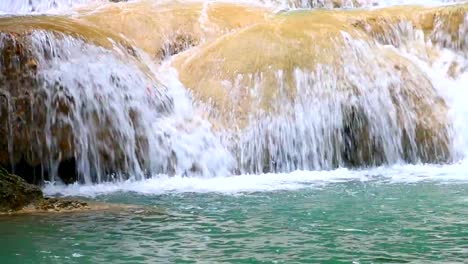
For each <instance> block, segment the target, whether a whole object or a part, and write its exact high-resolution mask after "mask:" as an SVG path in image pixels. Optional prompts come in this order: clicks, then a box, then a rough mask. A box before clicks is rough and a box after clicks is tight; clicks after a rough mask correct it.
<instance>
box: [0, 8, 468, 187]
mask: <svg viewBox="0 0 468 264" xmlns="http://www.w3.org/2000/svg"><path fill="white" fill-rule="evenodd" d="M78 2H79V1H78ZM78 2H76V3H78ZM83 2H84V1H82V2H80V3H83ZM137 2H138V1H137ZM332 2H333V1H332ZM364 2H365V1H342V3H341V2H340V3H341V4H339V5H338V4H337V3H336V1H335V2H333V3H332V5H331V6H329V5H328V4H326V3H328V2H327V1H316V2H310V1H309V2H307V3H306V2H304V3H302V2H301V4H299V5H296V4H292V5H290V7H302V8H304V7H306V8H309V7H343V8H352V7H360V6H375V5H377V6H378V5H390V4H391V3H389V2H388V1H367V2H366V3H364ZM437 2H438V3H439V4H440V3H442V2H445V1H437ZM74 3H75V2H74ZM330 3H331V2H330ZM392 3H396V4H400V2H392ZM405 3H408V2H405ZM131 4H133V3H129V5H131ZM2 5H3V6H2ZM334 5H335V6H334ZM71 6H72V5H71V2H69V1H68V2H67V1H55V2H53V1H37V2H31V3H28V4H24V5H20V4H17V5H15V4H13V3H10V4H6V3H2V4H0V7H2V8H0V10H1V11H3V12H8V13H16V14H18V13H31V12H45V11H47V10H50V9H57V8H61V7H63V8H70V7H71ZM109 6H110V5H109ZM156 6H157V5H156ZM212 6H215V4H214V2H210V4H207V2H205V4H202V5H200V7H197V8H200V10H199V11H196V12H198V14H199V17H198V19H197V20H195V21H193V23H199V24H200V28H201V31H204V32H205V33H206V32H211V33H213V35H216V34H218V33H217V32H216V30H219V29H218V28H221V27H218V26H217V23H219V21H218V20H219V17H222V16H219V17H218V18H217V19H218V20H214V19H213V20H210V19H212V18H211V17H210V16H213V12H214V11H212V10H211V9H210V8H212ZM8 8H9V9H8ZM119 8H124V6H123V7H122V6H120V7H119ZM103 10H104V9H103ZM267 10H269V9H267ZM101 11H102V10H101ZM101 11H100V12H101ZM103 12H104V11H103ZM167 12H168V11H167ZM265 12H269V11H265ZM301 12H302V11H300V12H296V13H295V12H290V13H288V14H286V15H285V16H284V17H282V18H279V19H278V21H282V22H278V24H277V25H278V26H276V28H278V27H280V26H283V25H284V24H286V23H287V22H283V20H284V21H290V20H291V21H293V22H291V23H294V20H292V19H294V17H300V16H301V15H304V16H307V15H310V14H307V13H304V14H303V13H301ZM317 12H320V11H317ZM340 12H347V11H340ZM461 12H465V11H461ZM319 14H321V13H319ZM327 14H328V13H327ZM343 14H344V13H343ZM328 15H329V14H328ZM75 16H76V14H75ZM264 16H265V17H266V18H265V19H266V21H267V22H265V23H266V24H267V26H269V25H268V23H277V22H271V21H269V20H268V19H270V18H269V16H274V14H269V15H264ZM288 16H289V17H292V18H288ZM330 16H332V15H330ZM343 16H345V15H343ZM77 17H78V19H80V18H79V16H77ZM337 17H339V16H337ZM466 17H467V16H466V15H465V16H464V17H463V19H462V20H461V22H463V23H465V24H467V23H466ZM8 19H14V18H8ZM44 19H45V18H44ZM281 19H283V20H281ZM288 19H289V20H288ZM353 19H354V20H353V21H354V22H349V24H350V25H352V27H353V28H351V31H352V32H351V31H350V32H347V30H348V31H349V30H350V28H349V27H348V26H349V25H346V26H347V28H339V29H338V30H337V32H339V34H337V35H336V36H334V37H333V38H330V39H329V40H328V41H329V42H331V44H334V42H336V43H335V44H336V47H335V46H333V45H332V48H330V47H328V48H327V49H322V50H321V47H320V46H315V47H312V48H311V49H315V50H317V51H319V52H317V54H319V53H320V52H322V53H326V52H327V51H328V52H330V51H332V50H333V51H336V52H335V53H330V56H319V55H317V56H316V57H314V58H313V59H310V61H314V62H313V66H314V67H309V64H307V63H308V62H305V63H306V64H305V65H306V66H301V65H299V64H298V65H293V66H292V67H289V65H291V62H287V63H284V64H282V65H283V66H284V65H286V66H287V68H284V69H283V68H281V67H280V68H278V69H276V68H272V66H271V65H269V66H268V63H269V62H268V61H267V62H266V63H265V64H266V65H267V66H265V67H264V68H262V69H263V70H261V71H260V70H258V71H257V70H256V69H255V70H254V71H252V72H248V71H246V72H245V73H242V74H241V73H236V72H234V73H233V74H234V76H235V79H234V80H226V79H222V80H221V81H220V85H218V84H217V83H216V82H217V81H218V79H216V78H218V77H219V76H221V77H222V73H221V72H216V71H215V70H212V69H210V68H209V67H210V66H209V64H208V63H204V62H203V60H200V61H197V60H196V59H197V58H202V59H203V58H204V57H203V56H204V55H203V54H204V53H203V52H206V54H210V53H209V52H211V51H212V50H214V49H215V48H216V47H217V46H216V45H220V46H221V47H223V46H222V45H223V41H226V42H229V41H231V42H232V41H236V37H239V36H240V37H242V36H244V35H248V34H249V32H250V31H252V32H255V30H256V27H255V26H252V27H248V26H244V28H242V29H231V30H230V31H222V30H219V31H220V32H222V34H225V35H222V36H221V37H219V38H217V39H216V43H215V44H211V43H210V41H212V39H210V38H209V37H205V36H200V37H199V40H197V41H199V42H200V43H197V42H196V41H194V43H192V44H193V45H186V43H185V42H184V43H182V44H183V45H180V49H179V48H177V52H166V53H165V56H163V57H164V58H163V59H166V61H165V62H163V64H162V65H155V64H153V63H154V62H152V60H153V57H154V54H146V53H145V52H144V51H142V50H140V49H139V45H138V41H137V40H134V39H132V38H130V37H129V38H128V39H126V38H125V37H126V36H122V39H119V40H118V41H116V37H115V36H108V37H103V38H102V39H104V40H97V41H96V40H92V38H87V37H86V36H85V37H81V36H80V34H76V33H73V32H72V34H70V31H67V30H62V31H63V32H61V30H60V29H59V30H57V29H55V28H53V27H49V26H43V25H42V26H41V27H39V28H38V29H37V30H32V31H30V32H26V33H24V32H20V33H17V32H8V31H7V32H4V33H2V35H1V36H2V39H1V43H2V46H1V47H0V50H1V52H2V56H3V62H4V64H3V66H2V75H1V76H0V77H1V78H2V79H1V81H0V82H1V85H2V88H0V100H1V103H2V105H1V108H0V110H1V112H0V120H2V122H3V121H4V122H3V124H4V125H2V127H1V128H0V134H1V135H2V136H5V137H4V139H3V141H0V146H1V147H2V148H5V149H6V150H7V151H6V152H7V155H3V156H2V153H0V163H2V164H7V166H8V165H10V166H11V169H12V170H13V171H15V170H16V171H18V170H19V171H21V169H22V167H24V166H25V164H26V165H27V166H29V167H32V168H33V171H35V173H36V176H35V177H36V180H35V181H43V180H52V181H54V180H59V179H61V180H63V181H65V182H67V183H69V182H73V181H75V180H78V181H80V182H82V183H92V182H94V183H96V182H97V183H101V182H105V181H122V180H125V179H135V180H141V179H143V178H145V177H150V176H156V175H158V174H162V176H158V177H159V178H156V179H154V180H155V181H158V179H159V180H160V181H161V182H164V181H166V180H165V179H166V177H167V175H178V176H209V177H214V176H224V175H230V174H260V173H289V172H292V171H295V170H333V169H336V168H343V167H345V168H357V169H359V168H361V169H362V168H366V170H367V171H372V169H371V168H372V167H376V166H380V165H385V166H389V165H395V164H398V165H397V166H403V164H407V163H412V164H421V163H435V164H446V163H451V162H456V161H460V160H463V159H464V157H465V155H466V154H465V152H466V151H467V149H468V147H465V146H468V144H467V142H468V141H467V139H466V138H465V137H464V136H463V131H466V129H467V128H466V122H465V121H466V120H465V118H463V115H464V113H466V112H465V107H464V103H463V102H462V99H460V98H462V97H461V95H463V94H464V92H463V91H462V89H460V87H461V86H462V83H463V81H465V80H466V78H467V77H466V71H465V70H464V69H465V68H466V67H465V66H463V65H465V64H466V59H465V53H466V51H465V49H466V44H465V43H467V42H468V41H467V40H466V26H463V25H465V24H463V25H461V26H459V29H458V31H457V32H456V34H455V35H454V32H452V31H450V32H448V31H447V30H448V29H447V27H446V26H447V24H446V22H444V21H442V20H438V21H436V22H435V23H434V29H433V30H432V33H431V34H430V35H429V37H428V38H427V37H425V36H426V35H425V34H427V32H424V30H421V29H419V28H416V26H415V25H413V24H412V22H410V21H405V18H401V21H396V22H395V21H391V20H384V21H385V22H387V23H388V28H387V27H385V28H384V30H383V31H382V32H383V34H379V33H380V32H379V31H378V30H375V29H374V28H373V27H375V26H376V25H375V24H366V23H364V22H362V21H359V19H355V18H353ZM39 20H40V18H39ZM272 21H273V20H272ZM337 21H338V20H337ZM339 21H340V22H339V23H343V24H345V22H343V21H341V20H339ZM370 21H371V22H372V20H370ZM67 23H72V24H73V23H75V21H73V20H70V21H69V22H67ZM281 23H282V24H281ZM331 23H338V22H336V21H335V22H331ZM84 25H85V27H89V25H88V24H84ZM213 25H214V26H213ZM246 25H248V23H246ZM262 25H263V24H262V23H260V22H259V27H260V26H262ZM275 25H276V24H275ZM96 27H99V25H97V26H96ZM210 27H212V28H210ZM9 28H10V29H11V26H10V27H9ZM49 28H52V30H49ZM271 28H274V29H276V28H275V26H273V27H271ZM324 28H330V27H327V26H326V25H325V26H324ZM311 30H312V29H311ZM330 30H332V29H330ZM56 31H57V32H56ZM354 31H356V32H357V31H358V32H359V33H353V32H354ZM259 32H262V31H259ZM297 32H300V30H299V29H298V30H297V31H295V33H297ZM330 32H333V31H330ZM115 33H116V35H119V33H118V32H115ZM364 33H365V34H368V35H365V34H364ZM103 34H105V33H103ZM177 34H180V35H184V34H185V32H177ZM242 34H244V35H242ZM297 34H299V33H297ZM330 34H332V33H330ZM333 34H334V33H333ZM238 35H239V36H238ZM305 35H307V34H305ZM276 36H280V40H279V41H278V43H275V42H274V41H275V40H274V39H273V40H271V39H270V42H269V43H267V44H272V45H277V46H275V47H277V49H276V50H274V49H272V50H269V51H268V52H265V53H275V52H277V51H278V52H282V49H283V47H282V46H281V45H283V44H284V43H286V44H287V45H289V42H288V41H289V40H285V39H287V37H290V36H288V35H286V34H284V33H283V35H281V34H277V35H276ZM323 36H325V37H327V38H328V37H329V36H328V35H327V33H324V35H323ZM369 36H371V38H370V37H369ZM210 37H211V36H210ZM295 38H296V39H294V38H291V39H292V41H296V42H295V43H296V45H302V44H301V42H300V41H298V40H297V39H301V38H302V36H301V35H297V36H295ZM239 39H240V40H242V39H241V38H239ZM304 39H305V40H302V41H304V43H308V42H307V39H306V38H304ZM121 40H123V42H125V43H120V41H121ZM103 41H104V42H110V43H111V45H102V43H101V42H103ZM249 41H250V40H249V39H248V41H247V42H246V43H247V44H246V45H247V46H248V45H252V44H249V43H251V42H249ZM162 43H164V42H162ZM239 43H240V41H239ZM311 43H314V42H311ZM317 43H318V42H317ZM176 44H177V43H176ZM145 45H146V44H145ZM258 45H260V44H258ZM131 46H133V47H131ZM166 46H167V45H166ZM166 46H163V47H161V49H164V48H165V47H166ZM192 46H195V47H192ZM421 46H430V48H429V49H430V50H431V51H436V52H440V53H441V54H445V56H441V58H440V59H438V60H436V61H435V62H434V61H433V60H429V59H427V58H428V57H429V56H430V54H429V51H427V50H426V51H424V52H421V49H420V48H419V47H421ZM177 47H178V46H177ZM288 47H289V46H288ZM309 47H310V46H309ZM166 48H167V47H166ZM153 49H154V50H158V49H157V48H151V50H153ZM185 50H187V53H186V52H185ZM228 51H229V50H228ZM371 51H372V52H371ZM191 52H192V53H191ZM197 52H200V53H197ZM223 52H225V51H224V50H222V49H220V50H219V51H217V52H215V53H212V54H215V55H216V56H218V55H219V56H220V57H219V59H217V60H216V65H218V66H219V65H221V64H220V63H221V62H222V63H225V64H226V65H228V64H229V63H230V61H229V58H230V57H229V56H230V55H229V53H226V54H223ZM240 52H242V51H240ZM307 52H308V51H304V54H305V55H302V56H307V54H308V53H307ZM172 53H181V54H180V56H179V55H177V54H176V55H172ZM184 53H186V54H187V55H186V54H184ZM200 54H202V55H200ZM290 54H293V53H292V52H291V53H290ZM184 56H186V57H187V59H186V57H184ZM206 56H207V55H206ZM239 56H241V54H237V53H234V57H239ZM247 56H250V55H247ZM314 56H315V55H314ZM448 57H450V59H448V60H449V61H450V62H447V63H449V64H450V63H452V62H453V61H454V60H456V61H457V69H458V70H457V76H456V77H447V76H446V75H445V73H446V72H447V71H448V68H450V67H451V66H450V65H451V64H450V65H448V64H447V63H445V62H443V60H444V59H447V58H448ZM180 58H182V59H180ZM226 58H228V59H226ZM298 58H299V57H298ZM184 59H186V60H185V61H184ZM276 59H277V60H281V59H282V58H281V57H279V59H278V58H276ZM179 60H180V61H182V62H180V61H179ZM290 60H291V61H292V63H293V64H294V63H295V61H294V57H292V55H291V59H290ZM319 60H323V61H319ZM174 61H175V62H174ZM193 61H195V62H196V63H195V64H194V65H190V63H192V62H193ZM306 61H307V60H306ZM173 62H174V63H173ZM261 63H263V62H261V59H258V60H257V61H256V62H255V63H252V64H254V65H256V66H258V67H263V65H262V64H261ZM245 64H248V65H247V66H246V67H250V64H249V63H248V62H245ZM181 65H182V66H181ZM201 65H203V66H201ZM259 65H260V66H259ZM310 65H311V64H310ZM172 67H175V68H176V69H174V68H172ZM183 67H187V68H188V69H189V71H188V74H189V75H192V78H193V79H195V80H196V81H197V83H198V84H199V85H200V87H204V86H207V87H211V86H210V85H214V86H216V89H218V88H219V87H221V91H222V92H219V93H222V94H227V98H228V99H227V100H225V99H223V100H224V101H223V100H221V99H219V98H220V97H217V96H218V94H217V92H213V93H211V90H210V94H209V96H206V97H204V96H200V91H199V88H197V87H194V85H192V83H191V82H189V81H187V78H186V76H185V75H187V72H185V70H184V68H183ZM454 67H455V66H454ZM464 67H465V68H464ZM197 68H198V69H197ZM226 68H228V66H226ZM442 68H443V71H444V72H443V71H442V70H441V69H442ZM206 69H208V70H207V72H208V74H207V76H209V77H210V78H211V77H212V79H204V77H203V74H198V73H199V72H197V70H200V71H201V70H206ZM270 69H271V70H270ZM222 70H223V67H221V71H222ZM236 70H238V69H235V71H236ZM177 71H179V73H177ZM227 72H228V74H231V72H229V70H227ZM239 72H241V71H239ZM178 74H179V75H180V77H179V76H178ZM221 77H219V78H221ZM25 83H26V84H27V85H26V86H25V85H24V84H25ZM184 85H185V87H184ZM217 85H218V86H217ZM26 87H27V88H26ZM31 87H33V88H34V89H29V88H31ZM447 87H448V88H447ZM200 89H201V88H200ZM207 89H208V88H207ZM210 89H211V88H210ZM188 90H190V92H189V91H188ZM208 90H209V89H208ZM226 91H227V92H226ZM271 91H274V92H271ZM217 100H219V101H217ZM38 106H40V107H38ZM223 107H226V108H223ZM243 111H244V112H243ZM239 120H240V121H239ZM212 124H213V125H212ZM18 131H21V132H20V133H18ZM24 142H29V143H28V144H24ZM446 166H449V165H446ZM70 168H71V169H70ZM70 171H75V173H76V175H75V176H73V175H70ZM317 173H319V172H317ZM363 173H364V172H363ZM357 174H359V173H357ZM353 175H354V174H353ZM286 176H287V175H286ZM292 178H294V177H292ZM281 181H282V180H281ZM280 185H281V184H280Z"/></svg>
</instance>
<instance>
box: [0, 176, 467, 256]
mask: <svg viewBox="0 0 468 264" xmlns="http://www.w3.org/2000/svg"><path fill="white" fill-rule="evenodd" d="M93 199H95V200H99V201H106V202H116V203H127V204H136V205H143V206H145V210H140V209H126V210H122V211H119V212H115V211H114V212H86V213H70V214H50V215H42V216H31V215H29V216H27V215H23V216H13V217H12V216H8V217H0V234H1V236H0V263H2V264H7V263H221V262H223V263H352V262H354V263H467V261H468V206H467V205H468V183H466V182H457V181H452V182H450V181H449V182H437V181H431V182H426V181H419V182H416V183H392V182H386V181H382V180H375V181H372V180H371V181H358V180H356V181H348V182H341V183H330V184H326V185H322V186H320V185H316V186H309V187H305V188H302V189H297V190H278V191H262V192H238V193H231V194H226V193H224V194H223V193H219V192H203V193H200V192H198V193H193V192H182V193H181V192H166V193H163V194H158V195H155V194H142V193H137V192H130V191H124V192H123V191H119V192H111V193H108V194H105V195H98V196H95V197H94V198H93Z"/></svg>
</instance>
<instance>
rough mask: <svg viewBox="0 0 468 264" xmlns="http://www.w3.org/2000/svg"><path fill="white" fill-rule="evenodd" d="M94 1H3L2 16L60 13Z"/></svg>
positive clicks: (0, 9)
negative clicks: (3, 14) (62, 10)
mask: <svg viewBox="0 0 468 264" xmlns="http://www.w3.org/2000/svg"><path fill="white" fill-rule="evenodd" d="M92 1H95V0H47V1H44V0H3V1H1V2H0V14H1V13H6V14H30V13H40V12H46V11H58V10H61V9H68V8H70V7H72V6H75V5H80V4H85V3H89V2H92Z"/></svg>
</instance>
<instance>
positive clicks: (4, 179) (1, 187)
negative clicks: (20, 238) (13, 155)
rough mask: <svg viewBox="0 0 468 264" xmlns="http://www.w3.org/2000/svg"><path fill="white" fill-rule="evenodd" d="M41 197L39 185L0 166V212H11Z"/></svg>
mask: <svg viewBox="0 0 468 264" xmlns="http://www.w3.org/2000/svg"><path fill="white" fill-rule="evenodd" d="M42 199H43V196H42V191H41V189H40V188H39V187H37V186H34V185H31V184H28V183H27V182H26V181H25V180H23V179H22V178H20V177H19V176H16V175H13V174H10V173H8V172H7V171H6V170H5V169H3V168H1V167H0V212H11V211H17V210H21V209H23V208H24V207H25V206H27V205H30V204H32V203H36V202H38V201H40V200H42Z"/></svg>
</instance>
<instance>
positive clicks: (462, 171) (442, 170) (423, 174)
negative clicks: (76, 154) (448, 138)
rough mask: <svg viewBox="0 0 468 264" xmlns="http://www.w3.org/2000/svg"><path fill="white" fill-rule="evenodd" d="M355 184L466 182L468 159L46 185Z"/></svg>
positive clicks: (62, 190)
mask: <svg viewBox="0 0 468 264" xmlns="http://www.w3.org/2000/svg"><path fill="white" fill-rule="evenodd" d="M353 181H363V182H365V181H377V182H381V183H385V184H392V183H403V184H411V183H417V182H422V181H436V182H440V183H467V182H468V160H465V161H462V162H459V163H457V164H452V165H394V166H391V167H377V168H372V169H366V170H349V169H345V168H341V169H337V170H332V171H295V172H291V173H267V174H261V175H239V176H230V177H215V178H200V177H181V176H175V177H168V176H164V175H156V176H154V177H153V178H150V179H146V180H143V181H125V182H118V183H102V184H96V185H80V184H73V185H68V186H64V185H56V184H47V185H46V186H45V188H44V193H45V194H46V195H64V196H84V197H96V196H98V195H105V194H111V193H115V192H136V193H140V194H145V195H161V194H168V193H222V194H227V195H232V194H239V193H251V192H272V191H281V190H298V189H303V188H321V187H323V186H325V185H327V184H333V183H345V182H353Z"/></svg>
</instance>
